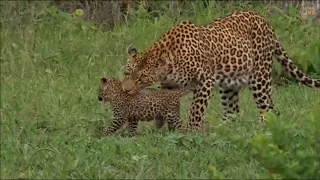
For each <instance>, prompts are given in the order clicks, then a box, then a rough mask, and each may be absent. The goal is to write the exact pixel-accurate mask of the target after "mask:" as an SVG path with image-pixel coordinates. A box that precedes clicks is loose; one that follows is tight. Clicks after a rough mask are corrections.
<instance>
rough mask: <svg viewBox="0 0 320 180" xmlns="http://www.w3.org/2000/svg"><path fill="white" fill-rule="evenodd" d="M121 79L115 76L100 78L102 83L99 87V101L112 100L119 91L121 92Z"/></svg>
mask: <svg viewBox="0 0 320 180" xmlns="http://www.w3.org/2000/svg"><path fill="white" fill-rule="evenodd" d="M121 91H122V89H121V81H120V80H117V79H115V78H105V77H102V78H100V85H99V89H98V100H99V101H110V100H111V99H112V98H113V97H114V96H116V95H117V94H118V93H119V92H120V93H121Z"/></svg>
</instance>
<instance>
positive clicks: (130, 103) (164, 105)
mask: <svg viewBox="0 0 320 180" xmlns="http://www.w3.org/2000/svg"><path fill="white" fill-rule="evenodd" d="M187 93H188V90H187V89H183V88H179V89H175V90H166V89H162V90H152V91H151V90H149V91H146V90H141V91H138V92H137V93H136V94H135V95H129V94H127V93H125V92H124V91H123V87H122V81H121V80H119V79H115V78H105V77H102V78H100V86H99V92H98V100H99V101H103V102H105V103H109V104H110V105H111V107H112V110H113V116H114V119H113V121H112V123H111V125H110V126H108V127H106V128H105V129H104V135H105V136H108V135H111V134H113V133H115V132H116V131H117V130H119V129H120V128H121V127H122V126H123V125H124V124H125V123H126V122H128V126H127V130H128V133H129V134H128V135H129V136H135V135H136V134H137V126H138V122H139V121H151V120H155V121H156V127H157V128H161V127H162V126H163V125H164V123H165V122H167V123H168V129H169V130H176V129H178V130H180V129H181V127H182V121H181V120H180V98H181V97H182V96H183V95H185V94H187Z"/></svg>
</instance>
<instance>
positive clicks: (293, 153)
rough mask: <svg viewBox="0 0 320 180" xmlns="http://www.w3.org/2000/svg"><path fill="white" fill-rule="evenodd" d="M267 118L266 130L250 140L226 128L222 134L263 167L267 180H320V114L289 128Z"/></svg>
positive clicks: (316, 113)
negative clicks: (278, 179)
mask: <svg viewBox="0 0 320 180" xmlns="http://www.w3.org/2000/svg"><path fill="white" fill-rule="evenodd" d="M318 106H319V105H318ZM317 108H319V107H317ZM266 115H267V117H268V118H267V119H268V121H267V124H266V125H267V129H266V130H265V131H264V133H259V134H256V135H254V136H253V137H251V138H249V137H248V140H246V139H244V138H243V137H241V138H240V137H239V136H236V135H229V133H227V131H225V130H223V129H220V130H219V132H221V133H223V134H224V135H225V136H227V137H228V139H229V140H231V141H232V142H233V143H235V144H236V145H237V146H238V147H239V148H240V149H241V150H243V152H244V153H245V154H246V155H247V157H248V158H253V159H255V160H256V161H258V162H259V163H260V165H262V166H263V167H264V169H265V174H264V176H265V177H264V178H272V179H274V178H282V179H319V178H320V138H319V137H320V112H319V111H318V110H314V111H313V112H311V113H310V114H309V117H307V118H306V120H304V121H303V124H302V125H298V124H297V123H293V124H290V125H288V124H287V123H285V122H283V121H281V120H280V119H279V118H278V117H276V116H275V115H274V114H272V113H270V114H266ZM301 126H303V127H304V128H300V127H301Z"/></svg>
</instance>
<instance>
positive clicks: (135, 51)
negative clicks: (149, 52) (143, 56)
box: [128, 44, 138, 56]
mask: <svg viewBox="0 0 320 180" xmlns="http://www.w3.org/2000/svg"><path fill="white" fill-rule="evenodd" d="M137 53H138V50H137V49H136V48H135V47H134V46H133V45H132V44H131V45H130V46H129V47H128V54H129V55H130V56H133V55H135V54H137Z"/></svg>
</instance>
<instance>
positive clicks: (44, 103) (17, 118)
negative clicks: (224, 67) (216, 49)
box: [0, 9, 320, 179]
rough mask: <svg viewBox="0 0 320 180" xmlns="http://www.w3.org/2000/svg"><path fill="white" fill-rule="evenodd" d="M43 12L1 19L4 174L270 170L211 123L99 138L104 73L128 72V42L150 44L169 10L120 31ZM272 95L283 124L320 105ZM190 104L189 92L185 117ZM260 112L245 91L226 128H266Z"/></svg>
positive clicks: (211, 113)
mask: <svg viewBox="0 0 320 180" xmlns="http://www.w3.org/2000/svg"><path fill="white" fill-rule="evenodd" d="M256 10H259V11H261V10H260V9H256ZM229 11H231V10H229ZM226 13H227V12H225V10H219V9H207V10H203V11H199V16H193V17H192V18H193V20H194V21H195V23H197V24H202V23H207V22H210V21H211V20H213V19H214V18H216V17H219V16H222V15H224V14H226ZM184 17H185V16H181V17H178V18H177V20H181V19H183V18H184ZM279 17H281V18H279ZM279 17H278V16H275V15H274V16H272V17H270V21H271V22H273V23H274V24H275V28H276V29H277V28H278V29H284V28H285V27H286V26H288V25H291V24H290V23H291V22H288V21H287V19H286V18H285V17H286V16H279ZM38 18H39V19H40V20H39V21H38V22H37V23H28V24H25V25H23V26H13V25H12V24H8V26H1V157H0V160H1V177H2V178H104V179H106V178H130V179H131V178H140V179H146V178H157V179H161V178H208V177H210V173H212V172H211V171H210V167H211V166H214V167H216V169H217V170H219V171H220V172H221V173H222V174H223V176H224V177H226V178H261V177H262V175H263V173H264V171H265V169H264V168H263V167H262V166H261V165H260V164H259V163H257V161H255V160H254V159H251V158H247V157H246V156H245V154H244V152H243V151H242V150H241V149H239V148H237V146H235V145H233V144H232V143H231V142H230V141H229V140H228V139H227V138H226V137H224V136H223V135H221V134H220V133H218V132H217V131H215V129H214V128H213V127H212V125H209V126H210V127H211V128H210V132H207V133H202V134H198V135H196V134H179V133H169V132H167V130H166V129H161V130H160V131H156V130H155V129H154V127H153V123H142V125H141V126H140V132H141V135H140V136H137V137H135V138H122V137H119V136H114V137H108V138H103V139H99V138H97V136H96V135H97V131H98V129H99V128H101V127H102V126H105V125H107V124H108V123H109V122H110V121H111V118H112V113H111V112H110V110H108V109H107V107H106V106H105V105H103V104H101V103H100V102H99V101H98V100H97V88H98V83H99V78H100V77H101V76H106V77H118V78H120V77H122V74H121V72H120V68H121V67H122V66H123V65H125V63H126V54H125V52H126V51H125V50H126V47H127V46H128V45H129V44H131V43H134V44H135V45H136V46H137V47H138V48H140V49H141V50H143V49H146V48H147V47H148V46H150V45H151V44H152V42H154V41H155V40H156V39H157V38H159V37H160V36H161V35H162V34H163V33H164V32H165V31H167V30H168V28H169V27H171V26H173V25H174V24H175V23H176V21H174V20H171V19H170V16H169V15H168V16H166V15H163V16H161V17H160V18H158V19H156V20H155V19H148V18H145V19H141V18H140V19H139V18H137V19H135V21H130V22H128V23H126V24H124V25H123V26H120V27H116V28H115V29H114V30H102V29H95V28H92V26H91V25H88V24H85V23H83V22H81V21H80V22H78V21H76V20H72V19H71V20H70V19H67V18H65V17H56V18H53V17H51V16H49V17H48V16H44V17H43V16H42V15H41V16H39V17H38ZM41 18H42V19H45V18H46V21H41V20H42V19H41ZM316 28H317V27H316V25H310V24H309V25H308V29H305V27H301V29H300V26H299V25H296V27H295V29H294V30H291V29H289V30H288V31H296V32H297V33H298V32H300V33H301V32H302V31H309V32H310V33H311V34H313V35H314V36H316V35H317V33H318V32H316ZM277 33H278V35H279V37H280V39H281V40H283V41H284V44H286V47H287V48H289V49H290V48H292V49H293V51H294V49H299V48H301V46H302V45H301V44H306V43H308V42H309V41H310V42H311V41H312V42H314V41H315V40H314V36H313V39H312V38H311V37H310V35H307V34H302V33H301V34H300V35H299V37H297V36H294V38H295V39H296V41H298V42H297V43H293V42H292V41H291V39H290V38H287V36H289V35H286V34H285V33H284V32H281V31H279V30H277ZM282 33H284V34H282ZM286 33H288V32H286ZM146 35H147V36H146ZM305 51H307V49H305ZM289 52H290V51H289ZM310 57H311V56H310ZM273 99H274V103H275V106H276V108H277V109H279V110H280V112H281V115H280V117H279V119H280V120H281V121H284V122H286V123H288V124H292V123H297V124H298V125H299V126H301V128H303V123H304V120H305V119H306V118H307V116H309V111H310V109H311V108H312V107H313V105H314V104H319V102H320V92H319V91H318V90H313V89H311V88H307V87H303V86H298V85H290V86H284V87H275V89H274V98H273ZM189 104H190V101H188V100H187V98H184V99H183V107H182V110H181V111H182V118H183V120H184V122H186V121H187V117H188V107H189ZM220 104H221V103H220V99H219V95H218V94H217V93H215V94H214V97H213V98H212V101H211V103H210V105H209V108H208V111H207V113H208V114H207V116H206V120H207V121H209V120H210V122H212V120H213V119H217V118H219V117H220V116H221V115H222V111H221V105H220ZM257 117H258V111H257V108H256V105H255V104H254V101H253V99H252V95H251V94H250V92H249V91H248V90H247V89H246V90H245V91H243V93H242V94H241V116H240V118H239V120H238V121H237V122H235V123H233V124H231V125H228V126H227V125H226V126H224V127H223V128H225V129H229V130H232V132H234V134H237V135H239V136H240V137H243V138H246V137H250V136H253V135H255V134H257V133H260V132H262V131H263V128H264V126H263V125H256V124H255V121H256V119H257ZM150 124H151V125H150Z"/></svg>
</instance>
